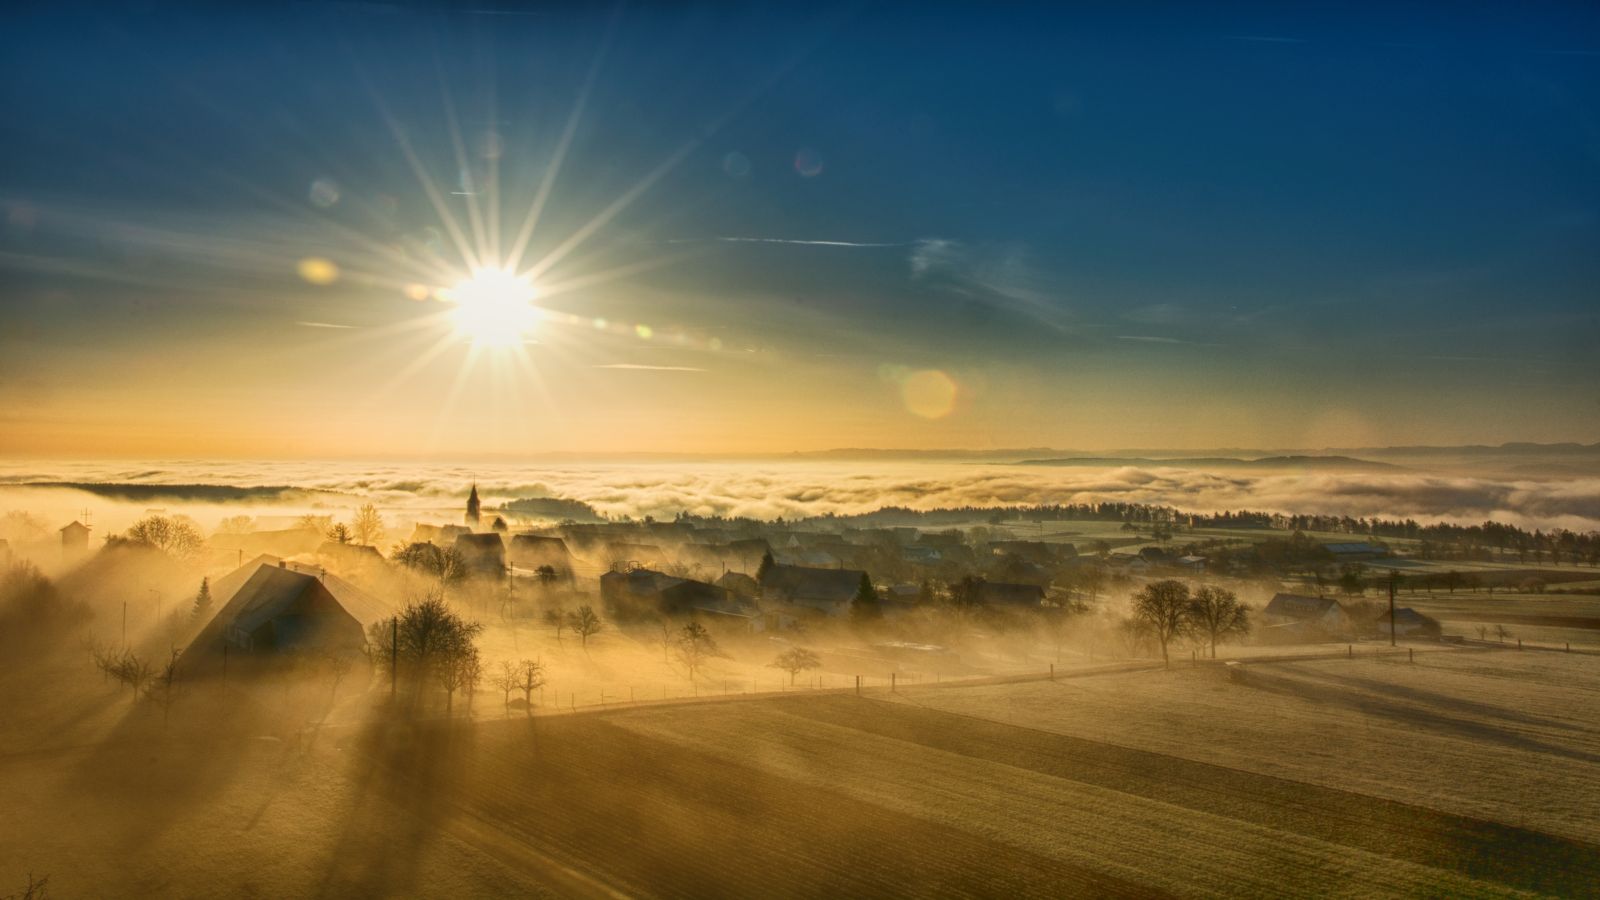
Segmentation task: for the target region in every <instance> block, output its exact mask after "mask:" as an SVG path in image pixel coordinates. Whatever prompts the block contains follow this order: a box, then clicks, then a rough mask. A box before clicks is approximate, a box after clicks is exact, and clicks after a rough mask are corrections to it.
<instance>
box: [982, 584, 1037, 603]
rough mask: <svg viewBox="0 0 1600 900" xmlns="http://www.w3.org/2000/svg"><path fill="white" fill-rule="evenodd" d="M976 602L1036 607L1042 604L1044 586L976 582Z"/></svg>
mask: <svg viewBox="0 0 1600 900" xmlns="http://www.w3.org/2000/svg"><path fill="white" fill-rule="evenodd" d="M978 602H979V603H981V604H983V605H984V606H1008V607H1013V608H1022V609H1037V608H1039V607H1040V606H1043V605H1044V588H1042V587H1040V586H1039V585H1036V584H1013V583H1009V582H1004V581H983V582H979V584H978Z"/></svg>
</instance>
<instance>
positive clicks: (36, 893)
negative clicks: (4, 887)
mask: <svg viewBox="0 0 1600 900" xmlns="http://www.w3.org/2000/svg"><path fill="white" fill-rule="evenodd" d="M49 896H50V876H49V875H46V876H44V877H43V878H35V877H33V873H32V872H29V873H28V883H27V885H26V886H25V887H23V889H22V892H21V893H17V894H7V895H5V897H3V898H0V900H45V898H47V897H49Z"/></svg>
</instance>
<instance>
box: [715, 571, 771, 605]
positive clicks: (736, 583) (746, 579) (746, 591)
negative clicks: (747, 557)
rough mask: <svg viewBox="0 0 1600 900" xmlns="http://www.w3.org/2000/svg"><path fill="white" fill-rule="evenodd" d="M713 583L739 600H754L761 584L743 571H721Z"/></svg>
mask: <svg viewBox="0 0 1600 900" xmlns="http://www.w3.org/2000/svg"><path fill="white" fill-rule="evenodd" d="M715 583H716V585H717V587H719V588H722V589H723V590H725V591H727V592H728V593H730V594H732V595H733V596H735V597H738V598H739V599H741V600H754V599H755V598H756V597H757V596H759V595H760V593H761V586H760V585H758V584H756V580H755V579H754V578H751V577H750V576H749V575H746V574H745V573H743V572H723V573H722V577H720V578H718V579H717V580H716V582H715Z"/></svg>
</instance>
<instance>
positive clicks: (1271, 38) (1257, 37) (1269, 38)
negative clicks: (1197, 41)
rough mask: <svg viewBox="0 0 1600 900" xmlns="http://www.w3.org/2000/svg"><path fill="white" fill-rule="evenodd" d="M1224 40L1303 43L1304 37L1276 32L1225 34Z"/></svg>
mask: <svg viewBox="0 0 1600 900" xmlns="http://www.w3.org/2000/svg"><path fill="white" fill-rule="evenodd" d="M1222 39H1223V40H1225V41H1249V42H1251V43H1255V44H1304V43H1306V40H1305V39H1304V38H1294V37H1282V36H1280V35H1276V34H1225V35H1223V36H1222Z"/></svg>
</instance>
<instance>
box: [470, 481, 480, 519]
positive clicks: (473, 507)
mask: <svg viewBox="0 0 1600 900" xmlns="http://www.w3.org/2000/svg"><path fill="white" fill-rule="evenodd" d="M478 522H479V516H478V483H477V482H473V483H472V494H471V495H470V496H468V497H467V527H469V528H477V527H478Z"/></svg>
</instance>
